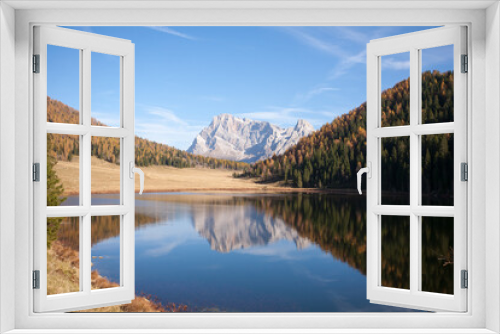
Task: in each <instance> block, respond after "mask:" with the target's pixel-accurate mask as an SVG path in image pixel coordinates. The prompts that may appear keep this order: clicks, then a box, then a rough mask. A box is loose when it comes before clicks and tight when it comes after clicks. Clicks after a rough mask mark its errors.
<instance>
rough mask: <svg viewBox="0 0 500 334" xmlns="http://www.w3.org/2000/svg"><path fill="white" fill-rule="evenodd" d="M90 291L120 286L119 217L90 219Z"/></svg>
mask: <svg viewBox="0 0 500 334" xmlns="http://www.w3.org/2000/svg"><path fill="white" fill-rule="evenodd" d="M91 234H92V290H96V289H107V288H114V287H118V286H120V216H96V217H92V232H91Z"/></svg>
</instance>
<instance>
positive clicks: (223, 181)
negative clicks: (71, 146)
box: [55, 157, 297, 195]
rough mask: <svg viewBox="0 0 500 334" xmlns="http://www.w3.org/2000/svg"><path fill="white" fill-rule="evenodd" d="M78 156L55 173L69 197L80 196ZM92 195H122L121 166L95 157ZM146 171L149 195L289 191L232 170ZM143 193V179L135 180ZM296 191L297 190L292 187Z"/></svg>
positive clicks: (62, 163)
mask: <svg viewBox="0 0 500 334" xmlns="http://www.w3.org/2000/svg"><path fill="white" fill-rule="evenodd" d="M78 161H79V160H78V157H74V158H73V160H72V161H71V162H67V161H58V162H57V164H56V166H55V170H56V172H57V175H58V176H59V177H60V178H61V180H62V182H63V184H64V189H65V192H66V194H67V195H70V194H77V193H78V187H79V183H78V182H79V181H78V180H79V163H78ZM91 164H92V185H91V187H92V193H118V192H119V190H120V166H119V165H116V164H112V163H109V162H106V161H104V160H101V159H98V158H96V157H92V159H91ZM141 169H142V170H143V171H144V175H145V179H144V191H145V192H178V191H189V192H191V191H193V192H196V191H224V192H233V191H238V192H273V191H280V192H282V191H287V188H282V187H280V186H279V184H277V183H272V184H259V183H256V182H254V181H253V180H249V179H238V178H234V177H233V172H234V171H231V170H220V169H208V168H174V167H168V166H150V167H141ZM135 189H136V192H138V191H139V177H138V176H136V178H135ZM288 189H289V190H293V191H296V190H297V189H292V188H288Z"/></svg>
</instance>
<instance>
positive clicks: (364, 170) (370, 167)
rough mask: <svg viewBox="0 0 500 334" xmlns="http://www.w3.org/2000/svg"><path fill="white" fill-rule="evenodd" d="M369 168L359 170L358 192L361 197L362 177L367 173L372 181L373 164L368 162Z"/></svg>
mask: <svg viewBox="0 0 500 334" xmlns="http://www.w3.org/2000/svg"><path fill="white" fill-rule="evenodd" d="M366 164H367V167H364V168H361V169H360V170H358V192H359V194H360V195H362V192H361V176H362V175H363V174H364V173H366V176H367V177H368V178H369V179H371V178H372V163H371V162H367V163H366Z"/></svg>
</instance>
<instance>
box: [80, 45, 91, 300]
mask: <svg viewBox="0 0 500 334" xmlns="http://www.w3.org/2000/svg"><path fill="white" fill-rule="evenodd" d="M82 56H83V59H82V68H81V74H82V75H81V80H82V81H81V92H80V94H81V95H80V99H81V101H82V108H81V110H82V113H81V114H82V116H81V117H82V124H83V125H84V126H85V127H87V128H88V129H90V126H91V104H90V101H91V95H90V94H91V78H90V75H91V68H92V67H91V51H90V49H88V48H86V49H84V50H83V52H82ZM80 143H82V144H81V149H80V185H81V188H82V189H80V194H81V199H82V204H83V206H84V207H87V208H89V212H87V214H86V215H85V216H83V218H82V219H81V220H82V222H83V224H82V225H83V226H82V232H83V233H81V234H80V251H81V253H80V254H81V261H80V280H81V282H82V287H83V289H82V291H84V292H85V293H89V294H90V291H91V289H92V287H91V273H90V272H91V269H92V267H91V261H92V260H91V259H92V253H91V247H92V242H91V240H92V235H91V233H92V232H91V231H92V230H91V228H92V226H91V216H90V205H91V199H92V195H91V190H92V188H91V168H92V167H91V153H92V136H91V133H90V131H89V132H87V133H86V134H84V135H82V136H81V140H80Z"/></svg>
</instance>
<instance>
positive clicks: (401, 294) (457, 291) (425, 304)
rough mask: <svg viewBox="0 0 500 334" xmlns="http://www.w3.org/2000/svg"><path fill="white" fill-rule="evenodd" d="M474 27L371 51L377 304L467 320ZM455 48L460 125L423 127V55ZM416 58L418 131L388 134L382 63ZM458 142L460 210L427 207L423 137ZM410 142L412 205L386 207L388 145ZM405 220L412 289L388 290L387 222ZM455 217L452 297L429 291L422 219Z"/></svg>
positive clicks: (371, 293) (414, 118)
mask: <svg viewBox="0 0 500 334" xmlns="http://www.w3.org/2000/svg"><path fill="white" fill-rule="evenodd" d="M466 34H467V31H466V27H464V26H450V27H439V28H434V29H429V30H424V31H419V32H414V33H410V34H403V35H398V36H392V37H386V38H381V39H377V40H372V41H370V43H368V45H367V52H366V53H367V64H366V65H367V130H366V131H367V148H366V151H367V153H366V157H367V163H368V165H369V166H370V168H371V170H370V174H371V177H369V178H368V179H367V195H366V196H367V213H366V215H367V232H366V234H367V236H366V240H367V242H366V243H367V247H366V248H367V250H366V254H367V274H366V278H367V297H368V299H369V300H370V301H371V302H373V303H381V304H386V305H395V306H397V305H411V306H412V307H414V308H416V309H423V310H447V311H456V312H464V311H465V310H466V309H467V304H466V301H467V290H466V289H462V288H461V282H460V275H461V270H467V229H466V228H467V184H468V182H464V181H461V177H460V168H461V167H460V166H461V163H467V124H466V115H467V76H468V73H462V71H461V56H462V55H466V54H467V39H466ZM445 45H452V46H453V66H454V81H453V82H454V94H453V95H454V103H453V106H454V121H453V122H445V123H434V124H423V123H422V110H421V109H422V105H421V104H422V103H421V100H422V91H421V87H422V59H421V57H422V56H421V50H424V49H429V48H434V47H439V46H445ZM403 52H407V53H409V56H410V124H408V125H404V126H382V110H381V93H382V88H381V85H382V80H381V78H382V75H383V73H382V57H383V56H388V55H394V54H401V53H403ZM447 133H453V134H454V141H453V144H454V148H453V152H454V162H453V166H454V169H453V171H452V172H453V180H454V182H453V183H454V187H453V189H454V205H452V206H430V205H422V203H421V198H422V193H421V175H422V167H421V166H422V158H421V156H422V148H421V136H423V135H433V134H447ZM398 137H407V138H408V139H409V146H408V149H409V150H410V170H409V183H410V184H409V186H410V194H409V195H410V196H409V197H410V201H409V203H408V205H384V204H383V203H382V186H381V184H382V172H381V170H382V155H381V154H382V152H381V151H382V147H381V146H382V139H383V138H398ZM388 215H394V216H405V217H408V218H409V223H410V229H409V232H410V235H409V236H408V237H409V240H410V245H409V247H410V253H409V257H410V258H409V260H410V261H409V263H408V268H406V269H403V270H408V271H409V289H397V288H392V287H384V286H382V283H381V277H382V267H381V263H382V254H381V249H382V239H381V237H382V236H381V230H382V229H381V224H382V220H383V217H384V216H388ZM426 216H427V217H452V218H453V227H454V228H453V230H454V238H453V242H454V265H453V274H454V275H453V278H454V282H453V287H454V289H453V290H454V293H453V294H452V295H447V294H440V293H432V292H426V291H422V290H421V288H422V279H421V277H422V276H421V275H422V264H421V259H422V249H421V248H422V238H421V234H422V221H421V218H422V217H426Z"/></svg>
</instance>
